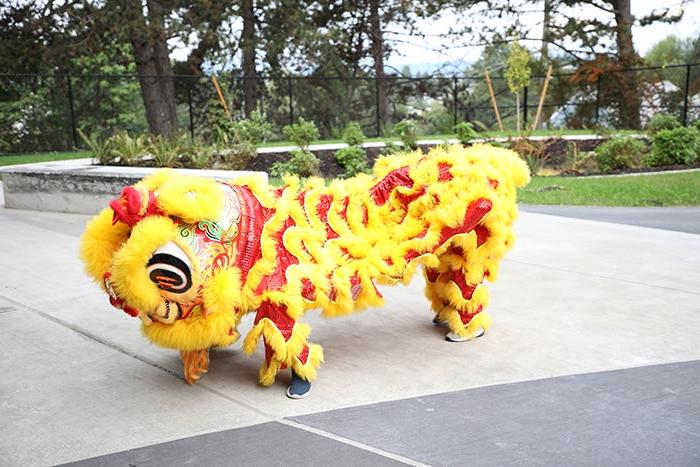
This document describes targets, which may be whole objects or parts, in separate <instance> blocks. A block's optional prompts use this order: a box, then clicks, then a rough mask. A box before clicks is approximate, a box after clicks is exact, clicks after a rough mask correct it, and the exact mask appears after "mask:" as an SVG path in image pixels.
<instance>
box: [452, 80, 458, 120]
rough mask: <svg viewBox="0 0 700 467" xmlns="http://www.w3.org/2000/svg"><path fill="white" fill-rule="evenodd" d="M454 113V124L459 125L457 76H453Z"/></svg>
mask: <svg viewBox="0 0 700 467" xmlns="http://www.w3.org/2000/svg"><path fill="white" fill-rule="evenodd" d="M452 114H453V121H454V125H455V126H457V77H456V76H453V77H452Z"/></svg>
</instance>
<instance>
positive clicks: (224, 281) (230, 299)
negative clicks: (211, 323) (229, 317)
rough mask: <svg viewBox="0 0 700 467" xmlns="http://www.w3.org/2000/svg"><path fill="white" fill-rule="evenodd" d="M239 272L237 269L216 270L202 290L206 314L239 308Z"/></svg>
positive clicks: (241, 293)
mask: <svg viewBox="0 0 700 467" xmlns="http://www.w3.org/2000/svg"><path fill="white" fill-rule="evenodd" d="M241 289H242V286H241V271H240V270H239V269H238V268H237V267H230V268H227V269H219V270H217V271H216V272H215V273H214V275H213V276H212V277H210V278H209V280H208V281H207V282H206V283H205V285H204V289H203V290H202V299H203V300H204V308H206V309H207V312H208V313H216V312H221V311H226V312H228V311H233V310H234V309H235V308H238V309H240V308H241V303H242V302H241V300H242V296H243V291H242V290H241Z"/></svg>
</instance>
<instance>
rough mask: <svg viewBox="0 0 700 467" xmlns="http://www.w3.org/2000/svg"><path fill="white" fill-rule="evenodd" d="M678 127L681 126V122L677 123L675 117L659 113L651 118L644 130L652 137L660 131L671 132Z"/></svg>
mask: <svg viewBox="0 0 700 467" xmlns="http://www.w3.org/2000/svg"><path fill="white" fill-rule="evenodd" d="M679 126H681V122H679V121H678V119H677V118H676V117H675V116H673V115H671V114H666V113H660V114H656V115H654V116H653V117H651V120H649V123H647V128H646V130H647V134H648V135H649V136H654V135H655V134H656V133H658V132H659V131H661V130H673V129H674V128H678V127H679Z"/></svg>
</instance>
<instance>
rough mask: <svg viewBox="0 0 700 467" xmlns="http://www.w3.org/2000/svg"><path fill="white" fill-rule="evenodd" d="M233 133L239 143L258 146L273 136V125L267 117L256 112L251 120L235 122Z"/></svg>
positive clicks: (251, 116)
mask: <svg viewBox="0 0 700 467" xmlns="http://www.w3.org/2000/svg"><path fill="white" fill-rule="evenodd" d="M233 131H234V133H235V134H236V136H237V139H238V141H241V142H247V143H250V144H253V145H255V146H257V145H258V144H260V143H262V142H264V141H266V140H267V139H268V138H269V137H270V136H271V135H272V124H271V123H270V122H268V121H267V120H266V119H265V115H263V114H262V113H261V112H258V111H255V112H253V113H252V114H251V115H250V118H248V119H244V120H238V121H237V122H234V123H233Z"/></svg>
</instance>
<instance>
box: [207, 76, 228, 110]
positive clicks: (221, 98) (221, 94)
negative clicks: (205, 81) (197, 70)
mask: <svg viewBox="0 0 700 467" xmlns="http://www.w3.org/2000/svg"><path fill="white" fill-rule="evenodd" d="M211 80H212V81H213V82H214V89H216V94H218V95H219V101H221V105H223V106H224V112H226V115H228V118H231V112H229V111H228V105H226V99H224V95H223V93H222V92H221V88H220V87H219V82H218V81H217V80H216V76H213V75H212V77H211Z"/></svg>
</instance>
